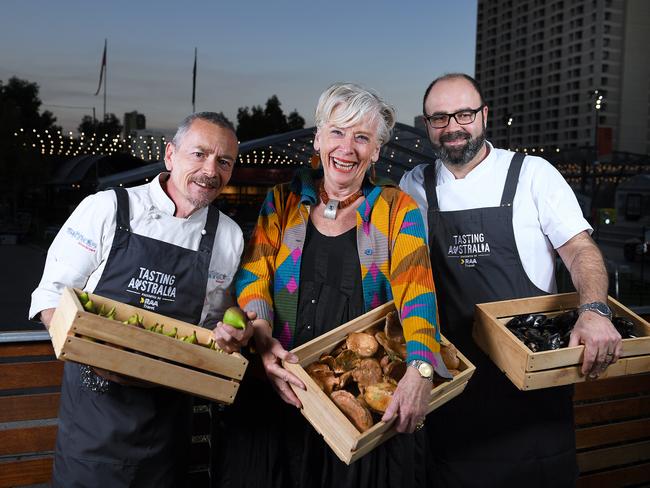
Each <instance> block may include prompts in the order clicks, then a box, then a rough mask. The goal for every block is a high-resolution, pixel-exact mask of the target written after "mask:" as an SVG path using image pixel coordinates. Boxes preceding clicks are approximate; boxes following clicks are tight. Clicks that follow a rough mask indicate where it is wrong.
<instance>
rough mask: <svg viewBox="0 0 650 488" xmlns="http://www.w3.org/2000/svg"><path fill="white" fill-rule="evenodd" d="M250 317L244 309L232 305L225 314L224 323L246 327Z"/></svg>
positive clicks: (240, 327) (241, 327)
mask: <svg viewBox="0 0 650 488" xmlns="http://www.w3.org/2000/svg"><path fill="white" fill-rule="evenodd" d="M247 322H248V318H247V317H246V314H245V313H244V311H243V310H242V309H241V308H239V307H230V308H229V309H227V310H226V313H224V314H223V323H224V324H228V325H230V326H231V327H234V328H235V329H245V328H246V323H247Z"/></svg>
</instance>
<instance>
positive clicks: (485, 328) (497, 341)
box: [473, 293, 650, 390]
mask: <svg viewBox="0 0 650 488" xmlns="http://www.w3.org/2000/svg"><path fill="white" fill-rule="evenodd" d="M607 302H608V304H609V306H610V308H611V309H612V311H613V312H614V315H615V316H622V317H627V318H628V319H630V320H632V321H633V322H634V323H635V326H636V329H635V335H636V336H637V337H636V338H632V339H623V352H622V354H621V358H620V359H619V360H618V361H617V362H616V363H615V364H612V365H611V366H609V367H608V368H607V370H606V371H605V372H604V373H603V374H601V375H600V376H599V379H604V378H611V377H614V376H622V375H630V374H636V373H644V372H647V371H650V325H649V324H648V322H647V321H645V320H643V319H642V318H641V317H639V316H638V315H637V314H635V313H634V312H632V311H631V310H630V309H628V308H627V307H625V306H623V305H622V304H621V303H619V302H618V301H616V300H614V299H613V298H611V297H608V299H607ZM577 307H578V295H577V293H563V294H559V295H546V296H540V297H533V298H522V299H518V300H507V301H502V302H491V303H481V304H477V305H476V311H475V317H474V318H475V320H474V329H473V337H474V340H475V341H476V343H477V344H478V345H479V346H480V347H481V349H483V351H484V352H485V353H486V354H487V355H488V356H490V358H491V359H492V361H494V363H495V364H496V365H497V366H498V367H499V368H500V369H501V371H503V372H504V373H505V374H506V375H507V376H508V378H509V379H510V381H512V382H513V383H514V384H515V385H516V386H517V388H519V389H520V390H535V389H539V388H548V387H552V386H559V385H568V384H571V383H579V382H582V381H585V380H586V379H587V378H586V377H585V376H583V375H582V373H581V372H580V365H581V363H582V355H583V351H584V346H576V347H565V348H562V349H556V350H553V351H541V352H532V351H531V350H530V349H529V348H528V347H527V346H526V345H524V344H523V343H522V342H521V341H520V340H519V339H517V337H515V335H514V334H513V333H512V332H510V331H509V330H508V328H507V327H506V326H505V324H506V323H507V322H508V321H509V320H510V319H511V318H512V317H514V316H515V315H520V314H527V313H543V314H545V315H549V316H553V315H557V314H560V313H562V312H565V311H568V310H573V309H575V308H577ZM590 381H593V380H590Z"/></svg>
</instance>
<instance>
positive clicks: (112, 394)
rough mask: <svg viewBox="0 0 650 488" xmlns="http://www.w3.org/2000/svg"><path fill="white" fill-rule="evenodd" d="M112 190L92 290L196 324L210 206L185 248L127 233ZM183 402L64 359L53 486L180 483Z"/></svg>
mask: <svg viewBox="0 0 650 488" xmlns="http://www.w3.org/2000/svg"><path fill="white" fill-rule="evenodd" d="M115 193H116V195H117V217H116V219H117V222H116V223H117V225H116V229H115V236H114V238H113V244H112V247H111V251H110V254H109V256H108V260H107V262H106V266H105V268H104V271H103V273H102V276H101V278H100V280H99V283H98V284H97V287H96V288H95V290H94V293H96V294H98V295H101V296H104V297H107V298H111V299H113V300H118V301H120V302H123V303H128V304H130V305H134V306H138V307H141V308H152V309H155V312H157V313H161V314H163V315H166V316H169V317H173V318H176V319H179V320H183V321H186V322H189V323H193V324H197V323H198V322H199V320H200V318H201V311H202V309H203V304H204V300H205V290H206V286H207V281H208V268H209V265H210V258H211V255H212V247H213V243H214V238H215V234H216V230H217V224H218V221H219V211H218V209H217V208H216V207H214V206H210V207H209V209H208V216H207V221H206V226H205V229H204V231H202V238H201V243H200V245H199V250H198V251H192V250H189V249H185V248H182V247H179V246H176V245H174V244H169V243H167V242H162V241H158V240H156V239H152V238H149V237H146V236H142V235H138V234H134V233H132V232H131V231H130V226H129V197H128V194H127V192H126V190H125V189H123V188H118V189H115ZM160 218H173V217H168V216H164V215H163V216H161V217H160ZM191 401H192V399H191V397H190V396H189V395H186V394H182V393H180V392H176V391H173V390H170V389H166V388H157V387H156V388H137V387H130V386H122V385H119V384H117V383H113V382H107V381H106V380H102V379H101V378H99V377H98V376H96V375H95V374H94V373H93V372H92V370H90V369H89V368H88V367H87V366H85V365H80V364H77V363H72V362H66V363H65V368H64V377H63V385H62V389H61V402H60V407H59V431H58V435H57V442H56V451H55V458H54V469H53V477H52V478H53V486H61V487H103V486H105V487H111V488H113V487H122V486H137V487H144V486H152V487H153V486H156V487H176V486H183V485H184V483H185V481H184V478H185V477H186V475H187V473H186V468H187V457H188V452H189V442H190V435H191Z"/></svg>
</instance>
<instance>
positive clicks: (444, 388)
mask: <svg viewBox="0 0 650 488" xmlns="http://www.w3.org/2000/svg"><path fill="white" fill-rule="evenodd" d="M393 310H395V306H394V304H393V302H392V301H391V302H388V303H386V304H384V305H382V306H380V307H377V308H375V309H374V310H371V311H370V312H368V313H366V314H364V315H362V316H360V317H357V318H356V319H354V320H351V321H350V322H347V323H346V324H343V325H341V326H340V327H338V328H336V329H334V330H331V331H330V332H328V333H326V334H323V335H322V336H320V337H317V338H316V339H314V340H312V341H310V342H307V343H306V344H304V345H302V346H300V347H298V348H296V349H294V350H293V351H292V352H293V353H294V354H296V355H297V356H298V363H295V364H292V363H288V362H285V363H284V367H285V368H286V369H288V370H289V371H291V372H292V373H293V374H295V375H296V376H297V377H298V378H300V379H301V380H302V382H303V383H304V384H305V386H306V388H307V389H306V390H302V389H300V388H295V387H293V386H292V388H293V390H294V392H295V393H296V395H297V396H298V398H299V399H300V401H301V402H302V405H303V408H302V414H303V415H304V416H305V417H306V418H307V420H308V421H309V422H310V423H311V425H312V426H313V427H314V428H315V429H316V430H317V431H318V433H319V434H320V435H322V436H323V438H324V440H325V442H327V444H328V445H329V446H330V448H331V449H332V450H333V451H334V453H335V454H336V455H337V456H338V457H339V459H341V461H343V462H344V463H346V464H351V463H353V462H354V461H356V460H357V459H359V458H361V457H363V456H364V455H366V454H367V453H368V452H370V451H371V450H372V449H374V448H375V447H377V446H378V445H379V444H381V443H383V442H385V441H386V440H388V439H390V438H391V437H393V436H394V435H395V434H397V430H396V429H395V427H394V425H393V424H394V421H390V422H381V421H380V422H377V423H376V424H375V425H373V426H372V427H371V428H370V429H369V430H367V431H366V432H363V433H361V432H359V431H358V430H357V429H356V428H355V427H354V425H353V424H352V422H350V420H348V418H347V417H346V416H345V415H344V414H343V412H341V410H339V408H338V407H337V406H336V405H335V404H334V402H333V401H332V400H331V399H330V398H329V397H328V396H327V395H326V394H325V393H324V392H323V391H322V390H321V389H320V388H319V387H318V385H317V384H316V383H315V382H314V380H312V378H311V377H310V376H309V375H308V374H307V372H306V371H305V369H304V368H305V367H306V366H308V365H309V364H311V363H312V362H314V361H317V360H318V359H319V357H320V355H321V354H322V353H323V352H329V351H331V350H332V349H334V347H335V346H336V345H337V344H338V343H340V342H341V341H342V340H344V339H345V337H346V336H347V335H348V334H350V333H351V332H359V331H362V330H366V329H368V328H370V327H373V326H375V325H377V324H381V323H383V322H384V319H385V316H386V314H388V313H389V312H391V311H393ZM458 357H459V358H460V361H461V366H460V368H459V369H460V371H461V372H460V374H458V375H457V376H455V377H454V378H453V380H451V381H449V382H446V383H443V384H440V385H437V386H435V387H434V389H433V393H432V397H431V401H430V403H429V406H428V408H427V413H430V412H432V411H433V410H435V409H436V408H438V407H440V406H441V405H443V404H444V403H446V402H448V401H449V400H451V399H452V398H454V397H456V396H457V395H459V394H460V393H461V392H462V391H463V390H464V389H465V386H466V385H467V382H468V381H469V379H470V377H471V376H472V374H473V373H474V369H475V368H474V365H473V364H471V363H470V362H469V361H468V359H467V358H466V357H465V356H463V355H462V354H461V353H460V352H459V353H458Z"/></svg>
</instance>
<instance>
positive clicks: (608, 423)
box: [574, 373, 650, 488]
mask: <svg viewBox="0 0 650 488" xmlns="http://www.w3.org/2000/svg"><path fill="white" fill-rule="evenodd" d="M574 414H575V422H576V447H577V449H578V466H579V468H580V479H579V482H578V486H579V487H580V488H588V487H594V488H601V487H604V486H606V487H608V488H609V487H616V486H641V485H643V486H648V485H650V373H646V374H642V375H634V376H622V377H618V378H608V379H604V380H599V381H594V382H589V383H579V384H577V385H576V393H575V397H574Z"/></svg>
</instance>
